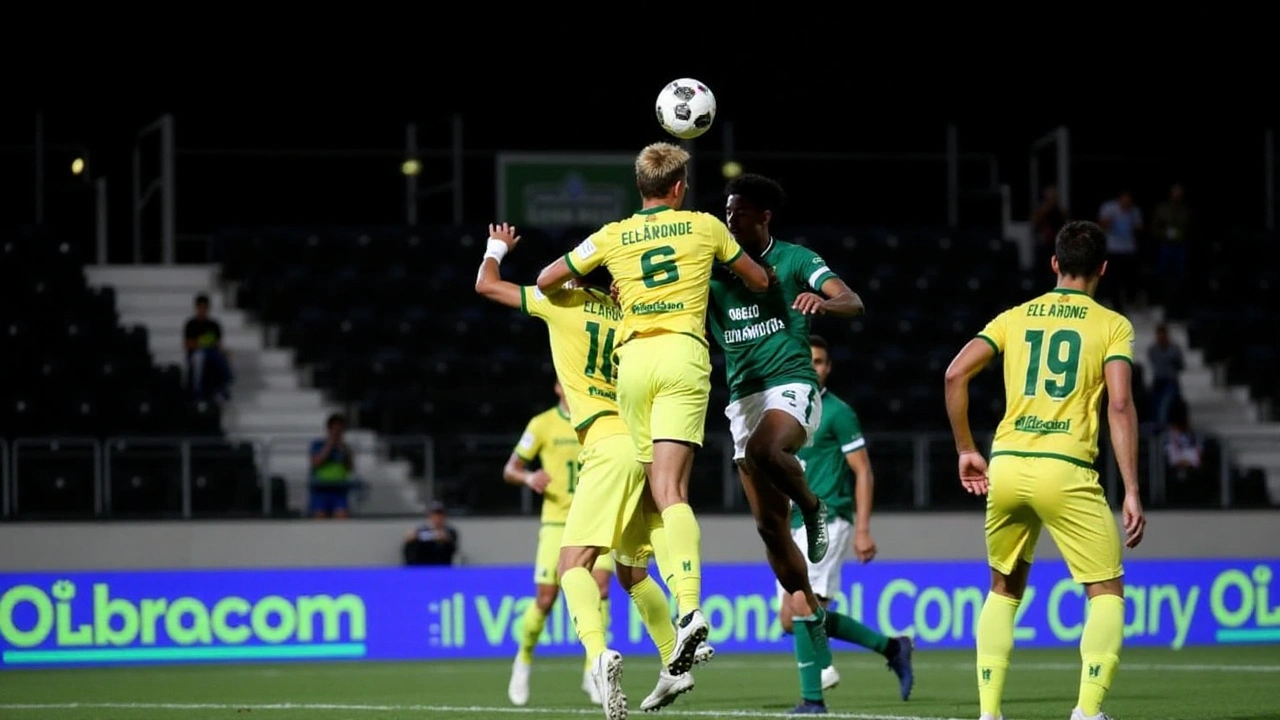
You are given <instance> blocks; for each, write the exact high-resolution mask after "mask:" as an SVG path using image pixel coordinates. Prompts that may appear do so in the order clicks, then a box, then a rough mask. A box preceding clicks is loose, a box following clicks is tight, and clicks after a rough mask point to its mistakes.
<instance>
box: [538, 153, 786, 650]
mask: <svg viewBox="0 0 1280 720" xmlns="http://www.w3.org/2000/svg"><path fill="white" fill-rule="evenodd" d="M688 162H689V153H687V152H685V151H684V150H682V149H681V148H679V147H677V146H675V145H672V144H670V143H655V144H653V145H650V146H648V147H646V148H645V149H644V150H642V151H640V154H639V156H637V157H636V186H637V187H638V188H639V189H640V196H641V199H642V208H641V210H640V211H639V212H637V213H636V214H635V215H632V216H631V217H630V218H627V219H625V220H621V221H618V222H614V223H610V224H608V225H605V226H604V227H603V228H601V229H600V230H598V231H596V232H595V233H593V234H592V235H591V236H590V237H588V238H587V239H586V240H584V241H582V242H581V243H580V244H579V245H578V246H577V247H576V248H574V249H573V250H572V251H570V252H569V253H567V254H566V255H565V256H564V257H562V258H560V259H559V260H556V261H555V262H554V263H552V264H551V265H549V266H547V267H546V268H544V269H543V271H542V273H541V274H539V275H538V288H539V289H540V290H541V291H542V292H544V293H545V292H550V291H552V290H553V289H555V288H559V287H560V286H561V285H563V284H564V282H565V281H566V280H569V279H571V278H573V277H581V276H582V275H584V274H586V273H589V272H591V271H592V270H594V269H595V268H597V267H600V266H601V265H603V266H604V267H605V268H607V269H608V270H609V273H610V274H611V275H613V279H614V281H615V282H616V283H617V285H618V291H619V298H620V305H621V308H622V313H623V319H622V329H621V332H620V333H619V336H618V337H617V339H616V340H617V341H616V343H615V344H614V348H615V354H616V357H617V363H618V365H617V378H618V383H617V387H618V405H619V408H620V409H621V412H622V419H623V420H624V421H625V424H626V426H627V427H628V428H629V429H630V432H631V437H632V440H633V442H634V444H635V453H636V455H635V457H636V459H638V460H639V461H640V462H641V463H643V464H644V467H645V473H646V474H647V476H648V479H649V486H650V491H651V492H652V493H653V499H654V501H655V502H656V504H657V508H658V510H659V511H660V512H661V514H662V520H663V524H664V525H665V527H666V531H667V533H666V535H667V544H668V548H669V552H670V565H671V572H673V573H674V581H673V584H674V586H675V587H674V588H673V589H674V590H675V594H676V601H677V605H678V612H679V615H680V619H679V622H678V626H679V627H678V639H677V645H676V652H675V656H674V658H673V659H672V661H671V662H670V663H669V664H668V668H667V669H668V671H669V672H670V673H671V674H672V675H680V674H682V673H684V672H687V671H688V669H689V668H690V666H692V664H693V662H694V659H695V654H696V653H697V649H698V645H699V644H700V643H701V642H702V641H703V640H705V639H706V637H707V630H708V626H707V621H706V618H704V617H703V615H702V611H701V609H700V608H701V605H702V560H701V553H700V548H699V545H700V542H701V533H700V531H699V529H698V521H697V519H696V518H695V517H694V515H693V509H692V508H690V507H689V500H688V498H689V473H690V471H691V470H692V469H693V454H694V451H695V449H696V448H698V447H700V446H701V445H702V439H703V433H704V428H703V425H704V423H705V421H706V415H707V401H708V400H709V398H710V394H711V356H710V354H709V352H708V349H707V341H706V339H705V337H704V336H703V333H704V325H705V323H706V314H707V288H708V282H709V280H710V277H711V269H712V266H713V265H714V264H715V263H716V261H720V262H722V263H725V264H726V265H727V266H728V267H729V269H730V270H731V271H732V272H733V273H735V274H736V275H738V276H739V277H741V278H743V282H744V283H746V285H747V286H748V287H749V288H750V289H751V290H752V291H756V292H761V291H764V290H765V289H766V288H768V286H769V279H768V276H767V275H766V274H765V272H764V269H763V268H761V267H760V266H759V265H757V264H756V262H755V261H754V260H752V259H751V258H750V257H748V256H747V255H745V254H744V253H743V252H742V248H740V247H739V246H738V243H737V242H735V241H734V239H733V238H732V237H731V236H730V235H729V231H728V229H727V228H726V227H725V225H724V223H723V222H721V221H720V220H719V219H717V218H715V217H713V216H711V215H708V214H706V213H699V212H691V211H684V210H681V209H680V206H681V204H682V203H683V202H684V196H685V190H686V183H687V175H688ZM614 655H616V653H614ZM610 662H611V663H612V662H613V661H612V660H611V661H610ZM616 662H617V664H618V667H619V672H620V671H621V658H620V657H619V658H616Z"/></svg>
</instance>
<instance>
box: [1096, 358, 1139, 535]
mask: <svg viewBox="0 0 1280 720" xmlns="http://www.w3.org/2000/svg"><path fill="white" fill-rule="evenodd" d="M1103 370H1104V374H1105V376H1106V381H1107V422H1108V425H1109V426H1110V427H1111V447H1112V448H1113V449H1114V450H1115V453H1116V464H1117V465H1119V466H1120V478H1121V480H1123V481H1124V507H1123V511H1122V515H1123V518H1122V519H1123V520H1124V531H1125V546H1126V547H1137V545H1138V543H1140V542H1142V534H1143V532H1144V531H1145V530H1146V527H1147V520H1146V516H1145V515H1144V514H1143V511H1142V496H1141V493H1140V491H1139V489H1138V410H1137V408H1135V407H1134V405H1133V368H1132V367H1131V366H1130V365H1129V363H1128V362H1127V361H1125V360H1123V359H1116V360H1112V361H1110V362H1108V363H1107V364H1106V365H1105V366H1104V368H1103Z"/></svg>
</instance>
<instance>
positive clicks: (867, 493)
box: [853, 470, 876, 530]
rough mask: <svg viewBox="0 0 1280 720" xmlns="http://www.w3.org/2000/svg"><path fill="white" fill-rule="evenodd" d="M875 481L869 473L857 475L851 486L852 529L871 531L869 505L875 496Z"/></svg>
mask: <svg viewBox="0 0 1280 720" xmlns="http://www.w3.org/2000/svg"><path fill="white" fill-rule="evenodd" d="M875 487H876V480H875V476H874V475H872V473H871V471H870V470H868V471H866V472H864V473H858V479H857V482H856V484H855V485H854V486H853V502H854V527H856V528H858V529H859V530H870V529H871V503H872V498H873V497H874V496H875Z"/></svg>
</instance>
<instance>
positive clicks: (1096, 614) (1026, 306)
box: [946, 221, 1146, 720]
mask: <svg viewBox="0 0 1280 720" xmlns="http://www.w3.org/2000/svg"><path fill="white" fill-rule="evenodd" d="M1106 244H1107V236H1106V233H1104V232H1103V231H1102V228H1100V227H1098V226H1097V225H1096V224H1094V223H1091V222H1081V221H1076V222H1070V223H1067V224H1066V225H1065V226H1064V227H1063V228H1062V230H1061V231H1059V232H1058V237H1057V241H1056V244H1055V254H1054V257H1053V260H1052V261H1051V262H1052V265H1053V270H1054V272H1055V273H1057V275H1058V285H1057V287H1056V288H1054V289H1053V290H1052V291H1051V292H1048V293H1045V294H1044V295H1041V296H1039V297H1037V298H1034V299H1032V300H1030V301H1028V302H1025V303H1023V304H1021V305H1018V306H1017V307H1014V308H1011V309H1009V310H1006V311H1005V312H1003V313H1001V314H999V315H997V316H996V317H995V319H994V320H992V321H991V322H990V323H988V324H987V326H986V327H985V328H983V330H982V332H981V333H979V334H978V337H977V338H975V339H973V340H970V341H969V343H968V344H967V345H965V346H964V348H963V349H962V350H961V351H960V354H959V355H957V356H956V358H955V359H954V360H952V361H951V366H950V367H948V368H947V377H946V396H947V415H948V417H950V419H951V431H952V433H953V434H954V435H955V441H956V452H958V453H959V454H960V458H959V470H960V482H961V484H962V485H964V488H965V490H967V491H969V492H970V493H973V494H975V495H986V496H987V520H986V534H987V561H988V564H990V566H991V592H990V594H988V595H987V600H986V603H985V604H983V606H982V613H981V615H980V616H979V618H978V628H977V645H978V653H977V654H978V662H977V670H978V697H979V700H980V702H981V712H982V720H1000V718H1001V714H1000V699H1001V695H1002V694H1003V691H1004V679H1005V672H1006V670H1007V669H1008V666H1009V655H1010V653H1011V652H1012V651H1013V626H1014V618H1015V616H1016V615H1017V612H1018V605H1019V603H1020V602H1021V600H1022V595H1023V592H1024V591H1025V590H1026V587H1027V576H1028V574H1029V573H1030V571H1031V561H1032V559H1033V556H1034V553H1035V547H1036V541H1037V540H1038V539H1039V538H1040V528H1041V526H1046V527H1048V528H1049V534H1051V535H1052V536H1053V540H1054V543H1055V544H1056V545H1057V546H1058V549H1059V550H1060V551H1061V552H1062V557H1063V559H1064V560H1066V563H1067V567H1068V568H1069V569H1070V570H1071V576H1072V578H1073V579H1075V581H1076V582H1078V583H1081V584H1083V585H1084V589H1085V594H1086V595H1087V596H1088V598H1089V611H1088V613H1087V616H1086V619H1085V624H1084V633H1083V635H1082V636H1081V637H1080V658H1081V660H1082V664H1083V667H1082V668H1081V672H1080V693H1079V698H1078V699H1077V701H1076V707H1075V709H1074V710H1072V711H1071V718H1072V720H1103V719H1105V718H1107V717H1108V716H1107V715H1106V714H1104V713H1103V712H1102V700H1103V698H1104V697H1105V696H1106V693H1107V689H1108V688H1109V687H1110V686H1111V679H1112V677H1113V676H1114V675H1115V672H1116V666H1117V665H1118V664H1119V662H1120V646H1121V644H1122V640H1123V638H1124V582H1123V580H1122V578H1123V575H1124V568H1123V566H1122V565H1121V554H1122V551H1121V549H1120V537H1119V534H1118V533H1117V532H1116V522H1115V518H1114V517H1113V516H1112V514H1111V509H1110V508H1109V507H1108V506H1107V499H1106V495H1105V494H1104V493H1103V490H1102V486H1101V485H1100V484H1099V483H1098V473H1097V472H1096V471H1094V469H1093V463H1094V460H1095V459H1096V458H1097V456H1098V421H1099V417H1098V415H1099V412H1098V410H1099V405H1100V403H1101V400H1102V393H1103V391H1104V390H1105V391H1106V393H1107V398H1108V400H1107V420H1108V424H1109V425H1110V428H1111V444H1112V447H1113V448H1114V449H1115V454H1116V462H1117V464H1118V465H1119V467H1120V477H1121V478H1123V480H1124V490H1125V493H1124V505H1123V512H1122V515H1123V521H1124V530H1125V543H1124V544H1125V546H1126V547H1129V548H1133V547H1137V545H1138V543H1140V542H1141V541H1142V535H1143V532H1144V530H1145V528H1146V519H1145V518H1144V516H1143V514H1142V501H1141V499H1140V498H1139V494H1138V414H1137V411H1136V410H1135V409H1134V406H1133V397H1132V393H1131V385H1130V383H1131V382H1132V363H1133V325H1132V324H1130V322H1129V321H1128V320H1127V319H1126V318H1125V317H1124V316H1123V315H1120V314H1119V313H1116V312H1114V311H1112V310H1109V309H1107V308H1106V307H1103V306H1102V305H1100V304H1099V303H1098V302H1097V301H1096V300H1094V298H1093V295H1094V292H1095V291H1096V290H1097V287H1098V280H1099V278H1101V276H1102V274H1103V273H1104V272H1105V271H1106V269H1107V262H1106V260H1107V258H1106ZM1001 353H1003V354H1004V384H1005V402H1006V408H1007V409H1006V410H1005V415H1004V419H1003V420H1001V421H1000V425H999V427H998V428H997V429H996V436H995V441H994V442H993V443H992V445H991V465H990V469H989V470H988V466H987V462H986V460H985V459H983V457H982V454H981V453H979V452H978V449H977V446H976V445H975V444H974V442H973V434H972V432H970V429H969V380H970V378H972V377H973V376H974V375H976V374H977V373H978V372H979V371H980V370H981V369H982V368H983V367H984V366H986V365H987V363H988V362H990V361H991V360H992V359H993V358H994V357H995V356H996V355H998V354H1001Z"/></svg>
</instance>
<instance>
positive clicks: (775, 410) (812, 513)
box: [746, 383, 830, 562]
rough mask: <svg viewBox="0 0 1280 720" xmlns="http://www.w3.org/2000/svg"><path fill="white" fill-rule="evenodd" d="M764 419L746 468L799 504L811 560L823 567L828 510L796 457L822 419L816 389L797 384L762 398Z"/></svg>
mask: <svg viewBox="0 0 1280 720" xmlns="http://www.w3.org/2000/svg"><path fill="white" fill-rule="evenodd" d="M756 397H757V398H758V400H756V403H757V404H758V405H761V406H762V407H761V408H760V409H761V413H760V416H759V418H758V419H757V420H756V422H754V423H752V430H751V436H750V437H749V438H748V439H747V447H746V463H747V467H748V468H750V469H751V473H752V475H754V476H755V477H757V478H759V479H761V480H764V481H766V482H768V483H769V484H771V485H773V486H774V487H775V488H777V489H778V490H779V491H781V492H782V494H783V495H786V496H787V497H788V498H790V499H791V501H792V502H794V503H795V506H796V509H798V510H799V511H800V514H801V516H802V517H803V518H804V524H805V528H806V529H807V530H808V538H809V542H808V547H807V551H808V557H809V561H810V562H818V561H819V560H821V559H822V558H824V557H826V555H827V551H828V550H829V549H830V540H829V539H828V537H827V510H826V505H825V504H823V503H822V502H821V501H820V500H819V499H818V497H817V496H815V495H814V494H813V491H811V490H810V489H809V482H808V480H806V479H805V476H804V468H802V467H800V461H799V460H797V459H796V455H795V453H796V451H797V450H799V449H800V448H802V447H804V446H805V444H806V443H808V442H809V438H810V437H811V436H812V434H813V431H814V430H815V429H817V427H818V422H819V421H820V419H821V417H822V402H821V399H820V398H819V395H818V391H817V388H815V387H813V386H811V385H806V384H804V383H792V384H788V385H783V386H779V387H774V388H769V389H768V390H765V391H763V392H760V393H757V394H756Z"/></svg>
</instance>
